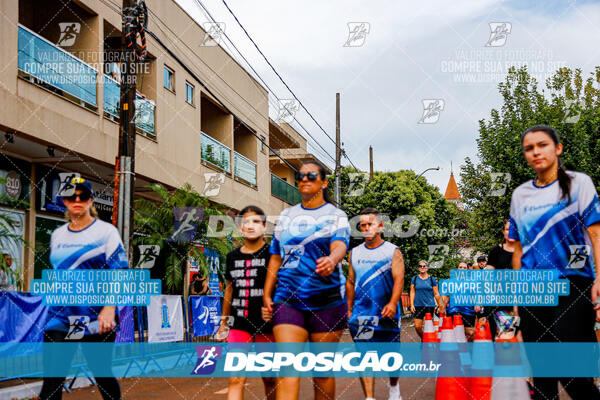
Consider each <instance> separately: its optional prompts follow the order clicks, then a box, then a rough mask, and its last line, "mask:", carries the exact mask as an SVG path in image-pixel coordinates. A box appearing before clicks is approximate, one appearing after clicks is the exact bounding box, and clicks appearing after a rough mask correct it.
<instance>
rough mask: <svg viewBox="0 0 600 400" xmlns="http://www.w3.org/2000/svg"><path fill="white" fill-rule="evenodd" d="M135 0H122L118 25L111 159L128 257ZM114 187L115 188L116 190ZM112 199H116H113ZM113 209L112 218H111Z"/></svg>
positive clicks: (133, 119)
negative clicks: (115, 141) (115, 133)
mask: <svg viewBox="0 0 600 400" xmlns="http://www.w3.org/2000/svg"><path fill="white" fill-rule="evenodd" d="M135 6H136V0H123V21H122V25H121V56H122V64H121V66H122V67H121V72H122V74H121V104H120V105H121V107H120V108H121V110H120V124H119V151H118V154H117V159H116V163H115V172H116V175H115V192H116V194H117V196H116V197H118V202H116V203H117V204H118V206H117V215H116V217H117V218H116V222H117V228H118V230H119V233H120V234H121V238H122V239H123V247H124V248H125V251H126V252H127V254H128V256H129V257H128V258H129V259H130V261H131V251H130V249H131V245H132V237H133V213H132V212H131V208H132V200H133V193H134V172H133V171H135V164H134V162H135V93H136V78H137V77H136V71H137V69H136V67H135V65H136V53H135V51H136V49H135V47H136V45H135V37H136V36H135V35H136V33H135V32H134V31H133V29H132V24H131V22H132V21H134V19H135V15H134V13H135ZM128 35H133V45H132V46H128V38H127V36H128ZM117 190H118V192H117ZM115 200H116V199H115ZM114 217H115V215H114V212H113V221H114V220H115V218H114Z"/></svg>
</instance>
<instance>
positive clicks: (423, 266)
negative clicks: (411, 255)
mask: <svg viewBox="0 0 600 400" xmlns="http://www.w3.org/2000/svg"><path fill="white" fill-rule="evenodd" d="M419 268H427V265H419Z"/></svg>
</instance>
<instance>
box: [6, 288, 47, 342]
mask: <svg viewBox="0 0 600 400" xmlns="http://www.w3.org/2000/svg"><path fill="white" fill-rule="evenodd" d="M0 310H1V311H0V342H41V341H42V339H43V335H44V328H45V326H46V317H47V315H48V308H47V307H45V306H44V305H42V298H41V297H39V296H32V295H31V294H29V293H20V292H4V291H0Z"/></svg>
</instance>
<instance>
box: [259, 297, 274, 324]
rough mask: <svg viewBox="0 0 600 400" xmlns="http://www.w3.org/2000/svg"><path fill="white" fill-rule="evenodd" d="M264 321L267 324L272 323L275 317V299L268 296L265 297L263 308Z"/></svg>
mask: <svg viewBox="0 0 600 400" xmlns="http://www.w3.org/2000/svg"><path fill="white" fill-rule="evenodd" d="M261 312H262V319H263V320H264V321H265V322H269V321H271V318H272V317H273V299H272V298H271V297H268V296H263V306H262V307H261Z"/></svg>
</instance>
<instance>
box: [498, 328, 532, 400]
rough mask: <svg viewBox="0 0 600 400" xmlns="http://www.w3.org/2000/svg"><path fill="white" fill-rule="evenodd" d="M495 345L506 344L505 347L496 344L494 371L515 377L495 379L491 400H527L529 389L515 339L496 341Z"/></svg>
mask: <svg viewBox="0 0 600 400" xmlns="http://www.w3.org/2000/svg"><path fill="white" fill-rule="evenodd" d="M496 343H506V345H498V344H496V350H497V354H496V357H495V360H496V362H495V366H494V370H497V371H498V373H499V375H503V374H506V375H517V376H516V377H495V378H494V379H493V389H492V400H501V399H511V400H529V398H530V397H529V387H528V386H527V380H526V378H524V377H523V376H524V375H525V371H524V368H523V363H522V361H521V352H520V347H519V345H518V341H517V338H516V337H514V336H513V337H512V338H511V339H496ZM499 346H501V347H499Z"/></svg>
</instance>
